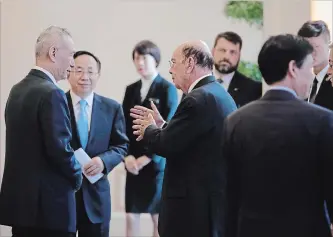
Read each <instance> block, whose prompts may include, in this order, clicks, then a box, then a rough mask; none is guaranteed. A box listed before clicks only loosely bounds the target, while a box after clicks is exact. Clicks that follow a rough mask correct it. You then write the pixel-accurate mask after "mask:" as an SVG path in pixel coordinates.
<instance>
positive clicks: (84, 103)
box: [80, 99, 88, 109]
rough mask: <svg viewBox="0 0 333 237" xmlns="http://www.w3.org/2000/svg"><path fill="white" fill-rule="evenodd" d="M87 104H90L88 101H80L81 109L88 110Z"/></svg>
mask: <svg viewBox="0 0 333 237" xmlns="http://www.w3.org/2000/svg"><path fill="white" fill-rule="evenodd" d="M87 104H88V103H87V101H86V100H83V99H82V100H80V107H81V108H83V109H85V108H86V106H87Z"/></svg>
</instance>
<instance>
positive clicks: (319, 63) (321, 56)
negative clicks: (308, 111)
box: [298, 21, 333, 110]
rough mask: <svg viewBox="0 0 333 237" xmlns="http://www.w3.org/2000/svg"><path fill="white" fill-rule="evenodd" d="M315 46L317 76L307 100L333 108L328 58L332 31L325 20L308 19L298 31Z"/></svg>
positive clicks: (332, 88)
mask: <svg viewBox="0 0 333 237" xmlns="http://www.w3.org/2000/svg"><path fill="white" fill-rule="evenodd" d="M298 35H299V36H302V37H304V38H306V39H307V40H308V41H309V42H310V43H311V45H312V46H313V48H314V51H313V54H312V56H313V60H314V62H313V69H314V73H315V77H314V78H313V83H312V86H311V89H310V95H309V96H308V98H307V100H308V101H309V102H312V103H315V104H317V105H320V106H323V107H325V108H327V109H330V110H333V87H332V85H331V83H330V82H329V81H328V80H327V79H328V74H327V71H328V67H329V66H328V58H329V44H330V32H329V29H328V26H327V24H326V23H325V22H324V21H308V22H306V23H304V24H303V26H302V27H301V29H300V30H299V31H298Z"/></svg>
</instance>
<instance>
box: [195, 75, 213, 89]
mask: <svg viewBox="0 0 333 237" xmlns="http://www.w3.org/2000/svg"><path fill="white" fill-rule="evenodd" d="M214 81H216V80H215V77H214V76H207V77H205V78H203V79H202V80H200V81H199V82H198V83H197V84H196V85H195V86H194V88H193V90H194V89H197V88H199V87H201V86H204V85H206V84H208V83H211V82H214Z"/></svg>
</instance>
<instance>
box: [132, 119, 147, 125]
mask: <svg viewBox="0 0 333 237" xmlns="http://www.w3.org/2000/svg"><path fill="white" fill-rule="evenodd" d="M133 123H134V124H139V125H143V124H144V123H145V120H143V119H135V120H133Z"/></svg>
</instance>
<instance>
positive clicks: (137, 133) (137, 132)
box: [133, 131, 141, 136]
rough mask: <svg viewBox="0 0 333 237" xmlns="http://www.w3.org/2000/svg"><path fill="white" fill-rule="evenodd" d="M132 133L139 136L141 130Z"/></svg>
mask: <svg viewBox="0 0 333 237" xmlns="http://www.w3.org/2000/svg"><path fill="white" fill-rule="evenodd" d="M133 134H134V135H136V136H139V135H140V134H141V132H140V131H134V132H133Z"/></svg>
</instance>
